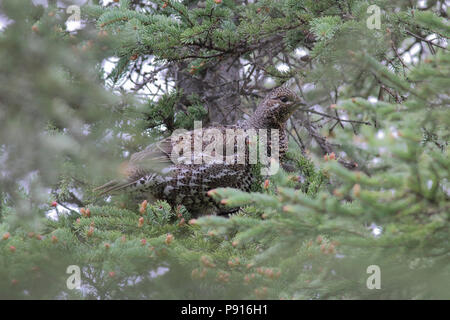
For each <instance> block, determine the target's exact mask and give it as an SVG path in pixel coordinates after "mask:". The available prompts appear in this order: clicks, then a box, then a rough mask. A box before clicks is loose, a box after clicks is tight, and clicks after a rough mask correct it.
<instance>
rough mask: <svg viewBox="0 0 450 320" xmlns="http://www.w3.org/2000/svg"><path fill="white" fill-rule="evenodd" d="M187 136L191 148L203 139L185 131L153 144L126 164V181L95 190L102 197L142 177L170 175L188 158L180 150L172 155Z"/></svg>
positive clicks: (124, 172) (226, 127)
mask: <svg viewBox="0 0 450 320" xmlns="http://www.w3.org/2000/svg"><path fill="white" fill-rule="evenodd" d="M213 128H215V129H219V130H221V131H223V132H224V130H225V129H229V128H231V129H233V128H237V127H236V126H223V125H216V126H214V127H213ZM205 129H206V128H205ZM200 132H201V131H198V133H200ZM186 136H189V138H190V139H189V140H184V141H188V145H189V147H190V146H191V141H193V139H196V138H198V137H200V138H201V134H200V136H198V135H197V131H195V130H193V131H185V132H184V133H182V134H181V135H178V136H170V137H168V138H165V139H163V140H161V141H159V142H156V143H154V144H151V145H149V146H148V147H147V148H145V149H144V150H143V151H140V152H137V153H134V154H133V155H131V157H130V160H129V161H128V162H127V163H126V164H125V166H124V168H123V170H122V171H123V172H122V174H124V176H125V179H122V180H113V181H110V182H108V183H106V184H104V185H103V186H100V187H98V188H96V189H94V191H100V192H101V193H100V195H103V194H106V193H110V192H113V191H118V190H123V189H125V188H126V187H128V186H131V185H133V184H135V183H137V182H138V181H139V179H141V178H142V177H144V176H147V175H150V174H153V173H155V174H158V175H166V174H168V173H169V172H170V171H171V170H170V169H171V168H173V167H174V166H175V165H177V164H179V163H183V161H184V160H186V159H185V157H186V156H185V155H183V154H182V155H181V156H180V154H179V153H178V150H175V151H176V152H175V153H174V155H176V157H175V156H174V155H172V151H173V150H174V147H175V145H177V144H178V147H179V146H180V145H181V144H180V142H181V141H183V139H184V137H186ZM205 143H206V142H205V141H203V147H205ZM188 156H189V157H190V160H191V161H193V160H194V158H193V156H194V152H191V153H190V155H188ZM183 159H184V160H183Z"/></svg>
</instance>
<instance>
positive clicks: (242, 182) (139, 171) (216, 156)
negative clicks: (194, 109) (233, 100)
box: [95, 87, 301, 216]
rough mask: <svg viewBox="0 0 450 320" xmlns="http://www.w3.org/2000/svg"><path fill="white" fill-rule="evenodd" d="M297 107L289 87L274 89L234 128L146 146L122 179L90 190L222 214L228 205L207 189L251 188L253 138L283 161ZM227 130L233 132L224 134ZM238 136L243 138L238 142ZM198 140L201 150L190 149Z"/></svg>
mask: <svg viewBox="0 0 450 320" xmlns="http://www.w3.org/2000/svg"><path fill="white" fill-rule="evenodd" d="M299 105H301V101H300V99H299V97H298V96H297V95H296V94H295V93H294V92H293V91H292V90H290V89H288V88H286V87H279V88H276V89H274V90H272V91H271V92H270V93H269V94H268V95H267V96H266V98H265V99H264V100H263V101H262V102H261V103H260V104H259V106H258V108H257V109H256V111H255V112H254V113H253V115H252V116H251V117H250V118H248V119H247V120H243V121H240V122H239V123H238V124H236V125H233V126H221V125H215V126H212V127H209V128H203V129H197V130H196V129H194V130H192V131H186V132H184V133H180V134H177V135H172V136H171V137H168V138H166V139H163V140H162V141H159V142H156V143H154V144H151V145H149V146H148V147H147V148H145V149H144V150H143V151H141V152H137V153H135V154H133V155H132V156H131V158H130V160H129V161H128V162H127V163H126V166H125V170H123V172H124V175H125V177H124V179H119V180H113V181H110V182H108V183H106V184H105V185H103V186H101V187H98V188H96V189H95V191H101V194H102V195H103V194H107V193H112V192H131V193H132V194H136V195H139V196H140V197H141V198H147V199H149V198H152V199H161V200H166V201H167V202H168V203H169V204H171V205H172V206H176V205H179V204H182V205H184V206H185V207H186V208H187V209H188V210H189V211H190V213H191V214H193V215H194V216H197V215H203V214H210V213H213V212H217V213H224V212H227V210H228V211H229V209H227V208H224V207H223V206H222V205H220V204H217V203H216V202H215V201H214V200H213V199H212V198H211V197H209V196H208V195H207V192H208V191H209V190H211V189H215V188H223V187H230V188H237V189H241V190H244V191H249V190H250V188H251V186H252V184H253V183H254V182H255V179H256V175H255V171H254V169H255V167H256V166H258V165H259V164H260V163H258V162H259V161H260V160H259V159H260V158H258V160H257V161H256V162H257V163H255V161H252V158H251V155H250V151H249V150H250V148H249V146H250V145H252V144H254V143H255V141H257V142H258V143H259V142H261V141H263V140H266V141H267V146H266V148H267V153H266V154H267V155H268V158H269V157H274V156H276V155H277V156H278V157H279V160H278V161H280V162H282V161H283V158H284V156H285V153H286V151H287V147H288V139H287V136H286V133H285V126H286V121H287V120H288V119H289V117H290V116H291V115H292V113H293V112H294V111H295V109H296V108H297V107H298V106H299ZM260 129H266V130H260ZM230 130H231V131H230ZM265 131H267V135H266V137H264V132H265ZM230 132H231V133H234V134H235V135H234V136H231V135H228V136H227V134H230ZM255 132H256V133H257V134H258V133H259V136H257V138H256V140H252V139H251V138H249V137H250V136H251V134H253V133H255ZM273 132H275V133H276V137H275V139H276V140H278V146H279V148H278V154H276V149H275V148H271V145H272V140H274V136H273ZM241 136H244V138H243V140H242V139H241V140H239V139H240V137H241ZM227 138H228V142H227ZM198 141H200V143H199V144H197V146H201V148H198V147H195V143H196V142H198ZM274 141H275V140H274ZM183 142H184V143H185V145H183ZM220 142H222V143H220ZM214 143H216V144H214ZM186 145H188V146H189V147H190V148H191V149H187V150H188V152H185V151H186V149H184V150H183V149H182V146H186ZM211 145H213V146H214V147H213V148H211ZM260 145H261V144H260ZM230 146H231V147H230ZM242 146H243V148H242ZM274 146H275V144H274ZM196 148H197V149H196ZM272 149H273V152H272ZM180 150H181V151H180ZM191 150H192V152H189V151H191ZM230 151H231V152H230ZM238 154H239V156H238ZM257 154H260V150H258V152H257ZM224 156H226V157H228V158H224ZM189 160H190V162H189ZM259 167H261V166H259Z"/></svg>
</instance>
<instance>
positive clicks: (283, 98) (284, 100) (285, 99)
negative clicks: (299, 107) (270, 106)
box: [280, 96, 289, 102]
mask: <svg viewBox="0 0 450 320" xmlns="http://www.w3.org/2000/svg"><path fill="white" fill-rule="evenodd" d="M280 100H281V102H288V101H289V98H288V97H286V96H284V97H281V98H280Z"/></svg>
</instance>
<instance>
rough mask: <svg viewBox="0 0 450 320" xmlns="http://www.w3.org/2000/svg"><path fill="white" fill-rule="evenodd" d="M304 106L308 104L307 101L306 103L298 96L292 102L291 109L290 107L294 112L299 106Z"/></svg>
mask: <svg viewBox="0 0 450 320" xmlns="http://www.w3.org/2000/svg"><path fill="white" fill-rule="evenodd" d="M304 106H306V103H305V102H304V101H303V100H302V99H301V98H300V97H297V99H296V100H295V101H293V102H292V105H291V106H290V108H289V109H290V110H291V111H292V112H294V111H295V110H297V109H298V108H300V107H304Z"/></svg>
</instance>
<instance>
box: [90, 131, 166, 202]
mask: <svg viewBox="0 0 450 320" xmlns="http://www.w3.org/2000/svg"><path fill="white" fill-rule="evenodd" d="M172 149H173V146H172V139H171V137H169V138H166V139H163V140H161V141H159V142H156V143H153V144H151V145H149V146H148V147H147V148H145V149H144V150H143V151H140V152H136V153H134V154H132V155H131V157H130V160H129V161H128V162H126V163H124V164H123V166H122V167H121V170H120V171H121V174H122V175H123V176H124V178H123V179H116V180H112V181H109V182H108V183H106V184H104V185H102V186H100V187H97V188H95V189H94V191H95V192H97V191H99V192H100V195H104V194H107V193H110V192H114V191H118V190H123V189H125V188H127V187H128V186H131V185H133V184H135V183H136V182H137V181H139V179H140V178H142V177H144V176H146V175H149V174H152V173H156V174H161V175H164V174H166V173H167V172H168V170H167V169H168V168H170V167H172V166H173V165H174V162H173V161H172V160H171V153H172ZM165 169H166V170H165Z"/></svg>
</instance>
